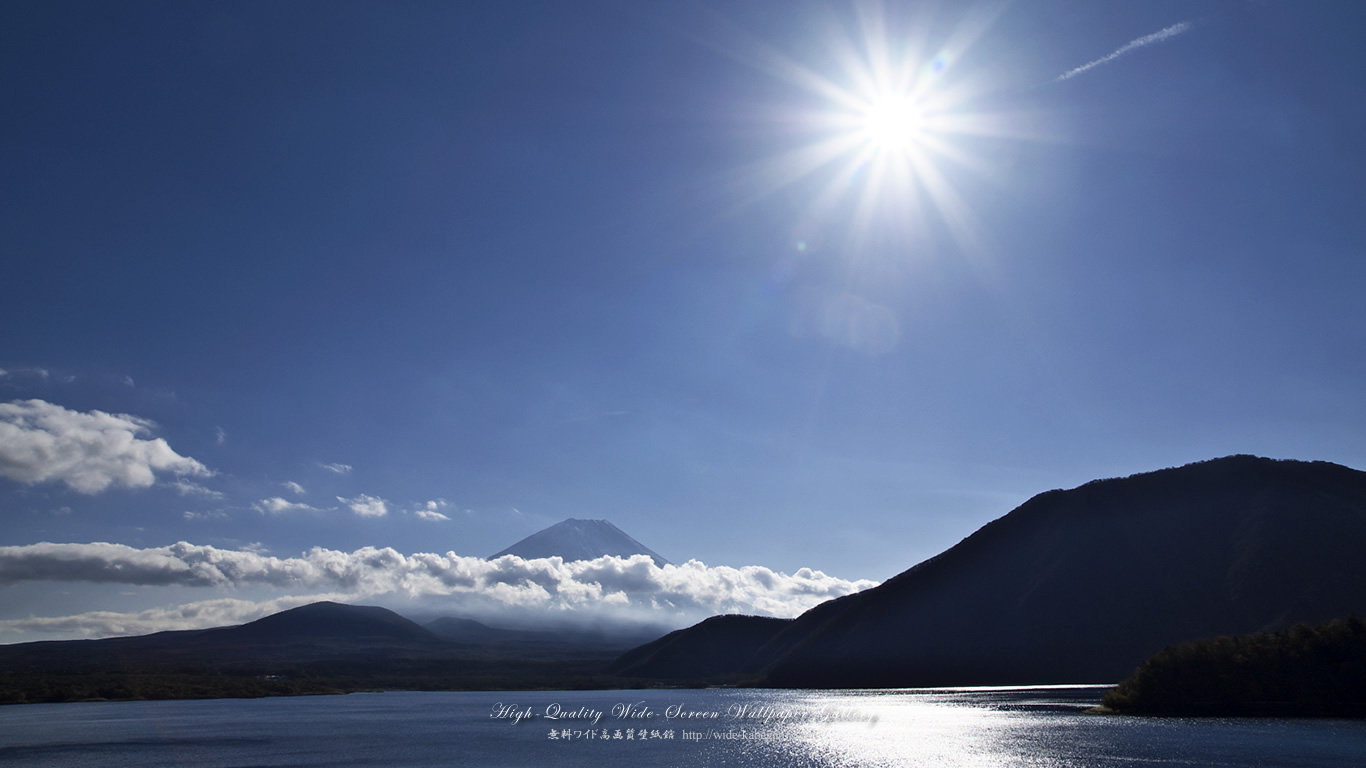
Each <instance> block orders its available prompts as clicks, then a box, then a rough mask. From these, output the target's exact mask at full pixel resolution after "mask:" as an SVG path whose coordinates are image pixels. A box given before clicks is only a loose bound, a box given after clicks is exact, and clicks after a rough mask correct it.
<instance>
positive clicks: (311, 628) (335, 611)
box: [203, 601, 438, 645]
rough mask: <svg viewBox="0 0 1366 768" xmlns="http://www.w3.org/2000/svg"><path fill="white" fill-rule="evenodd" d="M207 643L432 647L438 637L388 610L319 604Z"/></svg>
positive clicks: (215, 634)
mask: <svg viewBox="0 0 1366 768" xmlns="http://www.w3.org/2000/svg"><path fill="white" fill-rule="evenodd" d="M203 637H204V639H205V640H215V641H223V642H229V643H234V644H238V645H242V644H257V645H262V644H277V645H278V644H295V643H301V642H327V643H350V644H387V643H399V644H417V645H430V644H431V643H432V641H434V640H437V639H438V638H437V636H436V635H435V634H433V633H432V632H431V630H428V629H426V628H424V627H422V626H421V625H419V624H417V623H415V622H412V621H409V620H408V619H405V618H403V617H402V616H400V615H398V614H397V613H394V612H393V611H391V610H389V609H388V608H380V607H378V606H372V605H344V604H342V603H333V602H328V601H324V602H318V603H310V604H309V605H304V606H300V607H298V608H291V609H290V610H287V611H281V612H279V613H276V614H272V615H270V616H267V617H265V618H263V619H257V620H256V621H253V622H249V623H247V624H242V625H239V626H235V627H223V628H220V629H215V630H211V631H210V632H207V633H205V634H204V635H203Z"/></svg>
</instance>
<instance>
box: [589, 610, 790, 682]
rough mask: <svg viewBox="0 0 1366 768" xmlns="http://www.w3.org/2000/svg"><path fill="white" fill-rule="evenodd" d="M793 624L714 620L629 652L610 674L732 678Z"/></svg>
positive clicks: (681, 678) (754, 619) (759, 619)
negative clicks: (766, 645)
mask: <svg viewBox="0 0 1366 768" xmlns="http://www.w3.org/2000/svg"><path fill="white" fill-rule="evenodd" d="M792 621H793V620H792V619H775V618H771V617H767V616H737V615H724V616H713V617H711V618H709V619H707V620H706V621H703V622H701V623H700V624H696V625H694V626H691V627H688V628H687V629H680V630H678V631H676V632H670V633H669V634H667V635H665V636H664V637H661V638H659V639H658V640H655V641H654V642H652V643H647V644H645V645H642V646H640V647H639V648H634V649H632V650H631V651H630V652H628V653H626V654H625V655H623V656H622V657H621V658H619V659H617V660H616V661H615V662H613V663H612V664H611V665H610V666H609V667H608V671H609V672H614V673H616V674H619V675H623V676H627V677H640V678H649V679H655V680H671V681H692V682H707V681H708V680H712V679H717V678H722V677H730V676H734V675H737V674H741V673H743V672H745V671H746V670H752V669H754V668H755V667H756V666H758V665H756V664H755V660H754V657H755V654H756V653H758V652H759V650H760V649H761V648H762V647H763V646H764V645H765V644H767V643H768V642H770V641H771V640H772V639H773V638H774V637H775V636H776V635H777V634H778V633H779V632H781V631H782V630H783V629H785V628H786V627H787V626H788V625H790V624H791V623H792Z"/></svg>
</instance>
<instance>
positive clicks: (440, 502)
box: [413, 499, 450, 523]
mask: <svg viewBox="0 0 1366 768" xmlns="http://www.w3.org/2000/svg"><path fill="white" fill-rule="evenodd" d="M448 506H450V502H448V501H446V500H445V499H433V500H431V501H429V502H426V503H425V504H419V505H418V506H417V508H416V509H414V510H413V514H414V515H417V517H418V519H419V520H429V521H431V522H434V523H437V522H441V521H443V520H450V518H449V517H447V516H445V515H443V514H441V510H442V509H444V508H445V507H448Z"/></svg>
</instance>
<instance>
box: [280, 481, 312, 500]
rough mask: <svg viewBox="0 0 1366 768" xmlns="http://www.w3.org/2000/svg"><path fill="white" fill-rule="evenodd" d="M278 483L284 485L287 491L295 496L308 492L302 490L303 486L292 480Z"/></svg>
mask: <svg viewBox="0 0 1366 768" xmlns="http://www.w3.org/2000/svg"><path fill="white" fill-rule="evenodd" d="M280 485H282V486H284V487H285V490H287V491H289V492H290V493H292V494H294V495H295V496H303V495H304V494H305V493H308V492H307V491H305V490H304V487H303V486H302V485H299V484H298V483H296V482H294V481H293V480H286V481H284V482H283V483H280Z"/></svg>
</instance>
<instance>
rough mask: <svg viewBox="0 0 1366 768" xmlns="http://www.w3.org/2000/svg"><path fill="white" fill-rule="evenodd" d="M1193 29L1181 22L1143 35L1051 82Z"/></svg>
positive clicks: (1067, 77) (1059, 80)
mask: <svg viewBox="0 0 1366 768" xmlns="http://www.w3.org/2000/svg"><path fill="white" fill-rule="evenodd" d="M1194 27H1195V24H1194V23H1192V22H1189V21H1181V22H1177V23H1176V24H1173V25H1171V26H1170V27H1167V28H1165V29H1160V30H1158V31H1156V32H1154V33H1152V34H1151V35H1144V36H1143V37H1140V38H1138V39H1137V40H1130V41H1129V42H1128V43H1126V44H1124V45H1123V46H1121V47H1120V48H1119V49H1118V50H1116V51H1115V52H1114V53H1112V54H1110V55H1109V56H1103V57H1101V58H1099V59H1096V60H1095V61H1092V62H1090V63H1088V64H1083V65H1081V66H1080V67H1077V68H1076V69H1073V70H1069V71H1067V72H1064V73H1062V74H1061V75H1058V77H1057V79H1056V80H1054V81H1053V82H1055V83H1060V82H1062V81H1063V80H1071V79H1072V78H1074V77H1076V76H1077V75H1080V74H1082V73H1083V72H1089V71H1090V70H1093V69H1095V68H1096V67H1099V66H1102V65H1104V64H1109V63H1110V62H1112V61H1114V60H1115V59H1118V58H1119V57H1121V56H1127V55H1129V54H1130V53H1133V52H1134V51H1136V50H1138V49H1139V48H1146V47H1148V46H1150V45H1156V44H1157V43H1162V42H1166V41H1167V40H1170V39H1172V38H1173V37H1176V36H1178V35H1183V34H1185V33H1187V32H1189V31H1191V30H1192V29H1193V28H1194Z"/></svg>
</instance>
